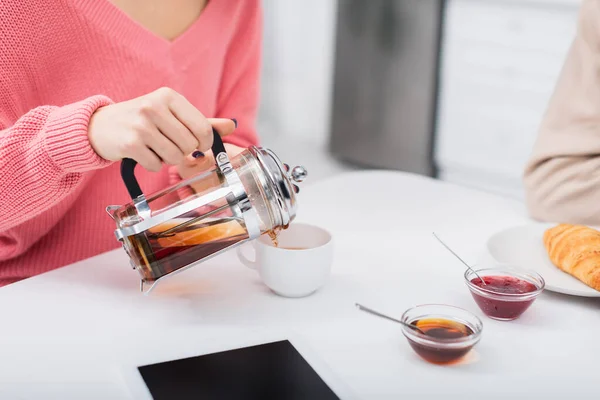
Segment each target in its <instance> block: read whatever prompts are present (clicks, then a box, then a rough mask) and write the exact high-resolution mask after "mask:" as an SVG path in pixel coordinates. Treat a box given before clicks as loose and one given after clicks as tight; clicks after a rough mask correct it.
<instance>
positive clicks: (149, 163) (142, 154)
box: [131, 147, 162, 172]
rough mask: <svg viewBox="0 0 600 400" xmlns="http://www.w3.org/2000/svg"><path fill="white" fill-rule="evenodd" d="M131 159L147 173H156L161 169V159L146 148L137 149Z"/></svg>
mask: <svg viewBox="0 0 600 400" xmlns="http://www.w3.org/2000/svg"><path fill="white" fill-rule="evenodd" d="M131 158H133V159H134V160H136V161H137V162H138V164H140V165H141V166H142V167H144V168H145V169H147V170H148V171H152V172H158V171H160V169H161V168H162V161H161V159H160V158H159V157H158V156H157V155H156V154H155V153H154V152H153V151H152V150H150V149H149V148H147V147H139V148H138V149H137V150H136V152H135V153H134V154H132V156H131Z"/></svg>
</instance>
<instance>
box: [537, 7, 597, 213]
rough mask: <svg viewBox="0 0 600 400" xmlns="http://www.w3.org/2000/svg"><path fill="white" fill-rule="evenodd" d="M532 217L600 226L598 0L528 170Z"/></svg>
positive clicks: (581, 27) (585, 16) (586, 17)
mask: <svg viewBox="0 0 600 400" xmlns="http://www.w3.org/2000/svg"><path fill="white" fill-rule="evenodd" d="M525 187H526V192H527V205H528V207H529V210H530V213H531V215H532V216H533V217H534V218H537V219H540V220H545V221H552V222H567V223H581V224H591V225H600V1H598V0H584V1H583V2H582V5H581V10H580V13H579V21H578V29H577V35H576V37H575V40H574V42H573V44H572V46H571V49H570V51H569V53H568V56H567V59H566V62H565V65H564V67H563V70H562V72H561V75H560V78H559V81H558V84H557V86H556V89H555V92H554V94H553V96H552V99H551V100H550V104H549V106H548V110H547V112H546V115H545V117H544V119H543V122H542V126H541V130H540V134H539V137H538V140H537V143H536V145H535V148H534V151H533V155H532V157H531V159H530V161H529V163H528V165H527V168H526V171H525Z"/></svg>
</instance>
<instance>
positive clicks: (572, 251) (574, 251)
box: [544, 224, 600, 290]
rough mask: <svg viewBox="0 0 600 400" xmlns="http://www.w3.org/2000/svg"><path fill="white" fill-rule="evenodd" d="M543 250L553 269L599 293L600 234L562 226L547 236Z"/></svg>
mask: <svg viewBox="0 0 600 400" xmlns="http://www.w3.org/2000/svg"><path fill="white" fill-rule="evenodd" d="M544 246H545V247H546V251H547V252H548V256H549V257H550V260H551V261H552V263H553V264H554V265H556V266H557V267H558V268H560V269H561V270H563V271H564V272H566V273H568V274H570V275H572V276H574V277H575V278H577V279H579V280H580V281H582V282H583V283H585V284H586V285H588V286H590V287H592V288H594V289H596V290H600V232H599V231H597V230H595V229H592V228H589V227H587V226H582V225H570V224H560V225H557V226H555V227H554V228H550V229H548V230H547V231H546V232H544Z"/></svg>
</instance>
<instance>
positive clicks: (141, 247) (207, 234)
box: [129, 218, 248, 281]
mask: <svg viewBox="0 0 600 400" xmlns="http://www.w3.org/2000/svg"><path fill="white" fill-rule="evenodd" d="M188 221H189V219H184V218H178V219H174V220H170V221H167V222H164V223H162V224H159V225H157V226H155V227H153V228H151V229H150V230H148V232H144V233H140V234H138V235H134V236H131V237H130V238H129V240H130V241H131V247H132V248H133V249H135V255H133V257H134V258H137V260H136V261H137V263H136V264H137V265H140V266H142V268H143V273H144V277H145V280H146V281H152V280H155V279H157V278H159V277H161V276H164V275H165V274H169V273H171V272H173V271H176V270H178V269H180V268H183V267H185V266H187V265H189V264H191V263H194V262H196V261H198V260H202V259H204V258H206V257H208V256H210V255H212V254H215V253H217V252H219V251H221V250H223V249H225V248H227V247H229V246H231V245H233V244H235V243H237V242H239V241H242V240H245V239H247V238H248V235H247V232H246V229H245V228H244V226H243V225H242V223H241V222H240V221H239V220H238V219H235V218H223V219H215V220H208V221H207V220H206V219H204V220H202V221H201V222H198V223H191V224H186V223H187V222H188Z"/></svg>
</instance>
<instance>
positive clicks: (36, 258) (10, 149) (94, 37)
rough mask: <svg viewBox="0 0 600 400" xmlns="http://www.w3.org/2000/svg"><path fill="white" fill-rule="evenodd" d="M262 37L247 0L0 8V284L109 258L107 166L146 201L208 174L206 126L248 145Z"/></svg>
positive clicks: (113, 195)
mask: <svg viewBox="0 0 600 400" xmlns="http://www.w3.org/2000/svg"><path fill="white" fill-rule="evenodd" d="M261 34H262V14H261V4H260V1H259V0H243V1H239V0H210V1H208V0H50V1H44V2H40V1H5V2H2V5H1V6H0V286H2V285H6V284H9V283H13V282H16V281H18V280H21V279H24V278H27V277H31V276H33V275H36V274H40V273H43V272H46V271H50V270H52V269H55V268H58V267H61V266H64V265H67V264H70V263H73V262H76V261H78V260H82V259H85V258H88V257H91V256H94V255H96V254H99V253H102V252H106V251H109V250H112V249H114V248H117V247H119V243H118V242H117V241H116V240H115V237H114V234H113V231H114V229H115V226H114V222H113V221H112V220H111V219H110V218H109V217H108V215H107V214H106V212H105V210H104V209H105V207H106V206H107V205H110V204H124V203H127V202H129V201H131V199H130V198H129V197H128V195H127V191H126V189H125V186H124V184H123V183H122V180H121V177H120V173H119V163H118V161H119V160H121V159H123V158H132V159H134V160H136V161H137V162H138V163H139V165H141V166H142V167H143V169H141V168H138V171H137V172H136V175H137V177H138V180H139V182H140V186H141V187H142V189H143V190H144V191H145V192H147V193H150V192H154V191H156V190H159V189H162V188H165V187H166V186H168V185H170V184H173V183H176V182H177V181H178V180H180V179H182V178H187V177H189V176H192V175H193V174H195V173H198V172H200V171H202V170H203V169H206V168H209V167H210V166H211V165H214V161H213V160H212V158H211V154H210V151H209V149H210V148H211V146H212V141H213V136H212V127H215V129H217V130H218V131H219V133H220V134H221V135H222V136H225V137H224V141H225V142H226V147H227V151H228V152H229V153H230V155H235V154H237V153H239V152H240V151H241V150H242V149H243V148H245V147H248V146H250V145H253V144H256V143H257V135H256V133H255V128H254V125H255V119H256V112H257V105H258V88H259V70H260V58H261V55H260V50H261V40H262V38H261ZM208 117H221V118H214V119H213V118H208ZM234 131H235V132H234Z"/></svg>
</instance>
